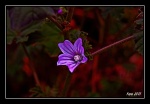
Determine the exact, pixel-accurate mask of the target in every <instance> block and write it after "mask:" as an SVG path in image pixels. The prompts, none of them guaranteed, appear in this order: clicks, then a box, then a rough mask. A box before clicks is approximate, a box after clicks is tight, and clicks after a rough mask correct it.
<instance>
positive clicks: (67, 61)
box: [57, 59, 74, 66]
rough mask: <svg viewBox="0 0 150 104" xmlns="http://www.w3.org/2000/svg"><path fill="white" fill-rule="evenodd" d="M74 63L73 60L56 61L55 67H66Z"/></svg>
mask: <svg viewBox="0 0 150 104" xmlns="http://www.w3.org/2000/svg"><path fill="white" fill-rule="evenodd" d="M73 63H74V61H73V60H64V59H59V60H58V61H57V66H58V65H68V64H73Z"/></svg>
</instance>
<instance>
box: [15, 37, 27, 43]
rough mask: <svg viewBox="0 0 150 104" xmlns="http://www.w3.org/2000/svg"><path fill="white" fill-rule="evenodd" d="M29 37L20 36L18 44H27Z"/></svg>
mask: <svg viewBox="0 0 150 104" xmlns="http://www.w3.org/2000/svg"><path fill="white" fill-rule="evenodd" d="M28 38H29V37H28V36H19V37H17V40H16V43H23V42H26V41H27V40H28Z"/></svg>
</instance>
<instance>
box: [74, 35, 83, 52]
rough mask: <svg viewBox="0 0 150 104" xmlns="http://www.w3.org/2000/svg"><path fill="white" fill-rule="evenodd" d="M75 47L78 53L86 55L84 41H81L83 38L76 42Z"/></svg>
mask: <svg viewBox="0 0 150 104" xmlns="http://www.w3.org/2000/svg"><path fill="white" fill-rule="evenodd" d="M74 47H75V48H76V51H77V52H78V53H79V54H82V53H84V48H83V46H82V39H81V38H78V39H77V40H76V41H75V43H74Z"/></svg>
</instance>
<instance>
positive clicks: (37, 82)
mask: <svg viewBox="0 0 150 104" xmlns="http://www.w3.org/2000/svg"><path fill="white" fill-rule="evenodd" d="M21 45H22V47H23V50H24V52H25V54H26V55H27V57H28V58H29V63H30V64H29V65H30V68H31V70H32V73H33V77H34V80H35V83H36V84H37V85H38V86H40V81H39V79H38V76H37V73H36V71H35V69H34V67H33V62H32V61H31V57H30V55H29V53H28V51H27V49H26V46H25V45H24V43H22V44H21Z"/></svg>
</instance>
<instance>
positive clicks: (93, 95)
mask: <svg viewBox="0 0 150 104" xmlns="http://www.w3.org/2000/svg"><path fill="white" fill-rule="evenodd" d="M87 97H100V95H99V93H89V94H88V96H87Z"/></svg>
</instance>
